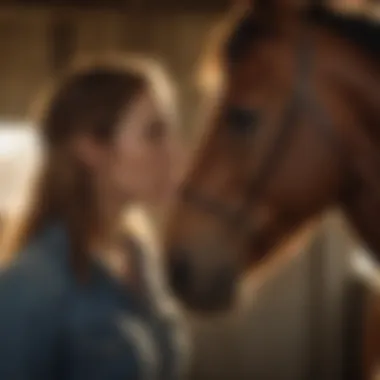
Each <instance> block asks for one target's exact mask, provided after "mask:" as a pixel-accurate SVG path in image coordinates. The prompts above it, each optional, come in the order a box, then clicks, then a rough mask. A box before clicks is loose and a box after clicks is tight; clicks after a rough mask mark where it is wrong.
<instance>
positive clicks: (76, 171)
mask: <svg viewBox="0 0 380 380" xmlns="http://www.w3.org/2000/svg"><path fill="white" fill-rule="evenodd" d="M155 68H156V70H155ZM157 69H159V68H158V67H157V66H155V65H154V64H153V62H149V61H148V60H146V59H142V58H126V59H121V58H120V57H108V58H103V59H101V60H94V59H90V60H86V61H83V60H82V61H81V62H80V63H77V64H75V65H73V69H70V70H68V71H67V73H66V74H64V75H63V77H62V78H61V79H60V80H59V81H58V83H56V84H54V85H53V86H52V87H51V90H50V91H49V93H50V95H49V96H48V97H45V98H46V99H47V101H44V102H43V105H42V109H41V107H39V108H40V110H39V112H38V114H39V115H40V116H39V123H38V125H39V126H40V131H41V137H42V143H43V144H44V148H45V149H44V153H45V155H46V157H45V160H44V161H45V162H44V166H43V168H41V171H40V173H39V177H38V179H37V182H36V184H35V187H34V190H33V192H32V199H31V201H30V202H29V204H28V207H27V209H26V210H25V213H24V214H23V215H22V217H21V218H18V219H17V220H16V221H15V223H14V222H13V223H12V224H11V225H10V226H8V227H9V228H8V230H6V231H5V233H4V239H3V242H2V243H3V247H2V255H3V257H2V259H3V260H4V261H5V262H8V261H9V259H10V258H11V257H13V255H14V254H15V253H16V252H18V251H20V250H21V249H22V248H23V247H24V246H25V245H26V244H27V243H28V242H29V241H30V240H31V239H32V238H33V237H34V236H35V235H36V233H37V232H38V231H39V230H41V228H43V226H44V225H45V224H46V223H47V222H48V221H49V220H56V219H59V220H60V221H61V222H63V223H64V225H65V228H66V229H67V232H68V234H69V237H70V245H71V257H70V259H71V261H72V264H73V269H74V270H75V272H76V273H77V274H79V275H80V276H82V275H84V274H85V271H86V268H87V263H88V259H87V252H86V251H87V244H88V239H89V237H90V235H91V234H92V233H93V231H94V227H95V228H96V223H97V210H96V206H95V202H94V199H93V196H92V195H93V192H92V189H91V183H90V178H89V175H88V172H87V171H86V170H85V168H84V167H83V165H80V163H79V162H77V160H75V159H74V157H71V156H70V154H69V153H68V149H66V148H67V144H68V143H69V142H70V141H71V140H72V139H73V138H75V136H77V135H78V134H83V133H85V134H89V135H91V136H92V137H93V138H95V139H96V140H97V141H100V142H101V143H108V142H110V141H112V138H113V136H114V134H115V132H116V128H117V124H118V119H119V117H120V114H121V112H123V111H125V108H126V107H128V105H129V104H130V102H131V101H132V100H133V99H134V98H135V97H136V96H138V94H139V93H141V92H143V91H151V92H152V94H153V95H154V96H155V99H156V100H157V101H162V100H163V98H165V96H164V95H165V94H164V89H157V85H160V84H165V83H164V81H161V83H158V81H157V80H159V78H158V77H159V75H155V74H157V73H158V72H159V71H160V70H157ZM161 77H162V76H161ZM157 90H158V91H160V93H157ZM161 95H162V96H161Z"/></svg>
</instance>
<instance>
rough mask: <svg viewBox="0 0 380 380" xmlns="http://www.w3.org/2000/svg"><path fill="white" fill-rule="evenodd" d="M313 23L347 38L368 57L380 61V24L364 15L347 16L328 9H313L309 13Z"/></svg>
mask: <svg viewBox="0 0 380 380" xmlns="http://www.w3.org/2000/svg"><path fill="white" fill-rule="evenodd" d="M308 17H309V19H310V21H311V22H314V23H315V24H317V25H320V26H322V27H325V28H327V29H329V30H331V31H332V32H334V33H335V34H337V35H339V36H342V37H344V38H346V39H347V40H349V41H351V42H352V43H353V44H355V45H356V46H357V47H358V48H359V49H361V50H362V51H363V52H365V53H366V54H367V55H370V56H372V57H374V59H377V60H378V59H379V56H380V23H379V21H377V20H374V19H369V18H367V17H364V16H362V15H353V14H350V15H345V14H343V13H337V12H333V11H331V10H328V9H326V8H313V9H311V10H310V11H309V12H308Z"/></svg>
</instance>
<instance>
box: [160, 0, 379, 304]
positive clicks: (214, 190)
mask: <svg viewBox="0 0 380 380" xmlns="http://www.w3.org/2000/svg"><path fill="white" fill-rule="evenodd" d="M300 3H302V2H299V1H297V0H257V1H256V2H255V3H254V4H252V5H251V9H248V10H245V11H244V12H242V13H241V17H239V20H238V21H237V22H236V24H235V25H234V28H233V31H232V33H231V34H230V35H229V37H228V38H227V39H226V41H225V44H223V45H222V46H221V50H220V51H219V53H220V59H221V64H222V66H223V71H224V79H225V80H224V87H223V91H222V93H221V96H220V99H219V103H218V107H217V108H216V112H215V114H214V115H213V118H212V121H211V125H210V127H209V128H208V129H207V133H206V134H205V137H204V139H203V141H202V143H201V144H200V147H199V149H198V153H197V155H196V157H195V158H194V160H193V162H192V165H191V167H190V170H189V172H188V173H187V175H186V177H185V180H184V182H183V186H182V188H181V190H180V192H179V199H178V203H177V204H176V205H175V207H174V210H173V215H172V218H171V220H170V222H169V225H168V236H167V241H166V243H167V258H168V262H167V266H168V273H169V278H170V283H171V286H172V288H173V290H174V292H175V293H176V294H177V295H178V296H179V298H180V299H181V300H182V301H184V303H185V304H186V305H187V306H188V307H189V308H191V309H193V310H198V311H213V310H226V309H229V308H230V307H231V305H232V302H231V301H233V300H234V299H235V295H236V291H235V290H236V284H237V283H238V282H239V281H238V280H239V279H240V278H241V277H242V276H243V275H244V274H246V273H248V272H250V271H251V270H252V269H253V268H255V267H256V266H257V264H258V262H259V261H261V260H262V259H263V258H267V257H268V256H269V254H270V253H271V252H273V250H274V249H275V248H276V247H277V246H278V245H279V244H282V243H283V242H284V241H285V240H286V239H287V238H289V237H291V236H292V235H294V233H295V232H296V231H298V230H299V228H300V227H302V226H303V225H305V223H306V222H307V221H310V220H311V219H312V218H314V217H315V216H317V215H320V214H321V213H322V212H323V211H324V210H326V209H328V208H330V207H332V206H339V207H340V208H341V209H342V210H343V212H344V213H345V215H346V216H347V218H348V220H349V221H350V222H351V224H352V225H353V226H354V227H355V228H356V230H357V231H358V232H359V234H360V235H361V236H362V238H363V240H364V241H365V242H366V243H367V244H368V246H369V248H370V249H371V250H372V251H373V252H374V253H375V254H377V256H378V258H380V154H379V148H380V146H379V145H380V129H379V128H380V65H379V56H380V54H379V53H380V48H379V47H380V28H379V25H378V24H377V23H376V22H372V21H369V20H366V19H360V18H359V17H355V16H343V15H339V14H334V13H332V12H330V11H328V10H326V9H325V8H323V7H321V6H317V5H315V4H313V5H310V6H307V7H301V5H300ZM306 8H307V9H306Z"/></svg>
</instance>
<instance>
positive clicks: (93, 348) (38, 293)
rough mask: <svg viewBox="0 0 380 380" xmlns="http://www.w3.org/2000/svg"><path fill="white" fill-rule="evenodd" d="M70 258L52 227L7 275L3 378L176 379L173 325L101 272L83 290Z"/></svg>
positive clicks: (0, 287) (2, 282) (0, 352)
mask: <svg viewBox="0 0 380 380" xmlns="http://www.w3.org/2000/svg"><path fill="white" fill-rule="evenodd" d="M69 252H70V250H69V244H68V238H67V235H66V233H65V231H64V229H63V228H60V227H59V226H50V227H47V228H46V229H45V230H44V231H43V232H42V234H40V236H39V237H37V238H36V239H35V240H34V241H33V242H31V243H30V244H29V245H28V246H27V247H26V249H24V250H23V252H21V254H20V255H19V256H18V257H17V258H16V260H15V261H14V262H13V263H12V265H11V266H10V267H8V268H7V269H5V270H3V271H2V272H0V379H1V380H58V379H62V380H87V379H88V380H127V379H129V380H171V379H176V378H177V376H178V373H177V372H176V368H177V366H176V360H177V353H176V347H175V344H174V342H173V341H172V340H171V336H172V334H171V328H172V326H171V324H170V322H169V321H168V320H166V319H165V318H163V317H160V316H158V314H157V313H155V312H154V311H153V310H152V309H151V308H150V307H149V303H148V302H146V300H145V299H143V298H142V297H140V296H137V295H136V292H135V291H133V290H132V289H128V288H127V287H126V286H122V285H121V284H119V283H118V282H117V281H115V280H114V279H113V278H112V277H111V276H108V274H107V273H106V272H105V271H103V270H102V268H101V267H100V266H96V265H94V267H93V270H92V276H91V278H90V280H89V281H88V282H87V283H85V284H79V283H78V282H77V281H76V279H75V276H74V275H73V273H72V270H71V268H70V265H69V260H68V256H69Z"/></svg>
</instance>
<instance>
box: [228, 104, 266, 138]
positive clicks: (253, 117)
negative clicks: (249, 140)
mask: <svg viewBox="0 0 380 380" xmlns="http://www.w3.org/2000/svg"><path fill="white" fill-rule="evenodd" d="M226 119H227V120H226V122H227V126H228V128H229V129H230V130H232V131H234V132H238V133H243V134H245V133H249V132H251V131H255V129H256V127H257V125H258V123H259V119H260V118H259V111H257V110H253V109H245V108H230V109H229V110H228V111H227V115H226Z"/></svg>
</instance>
